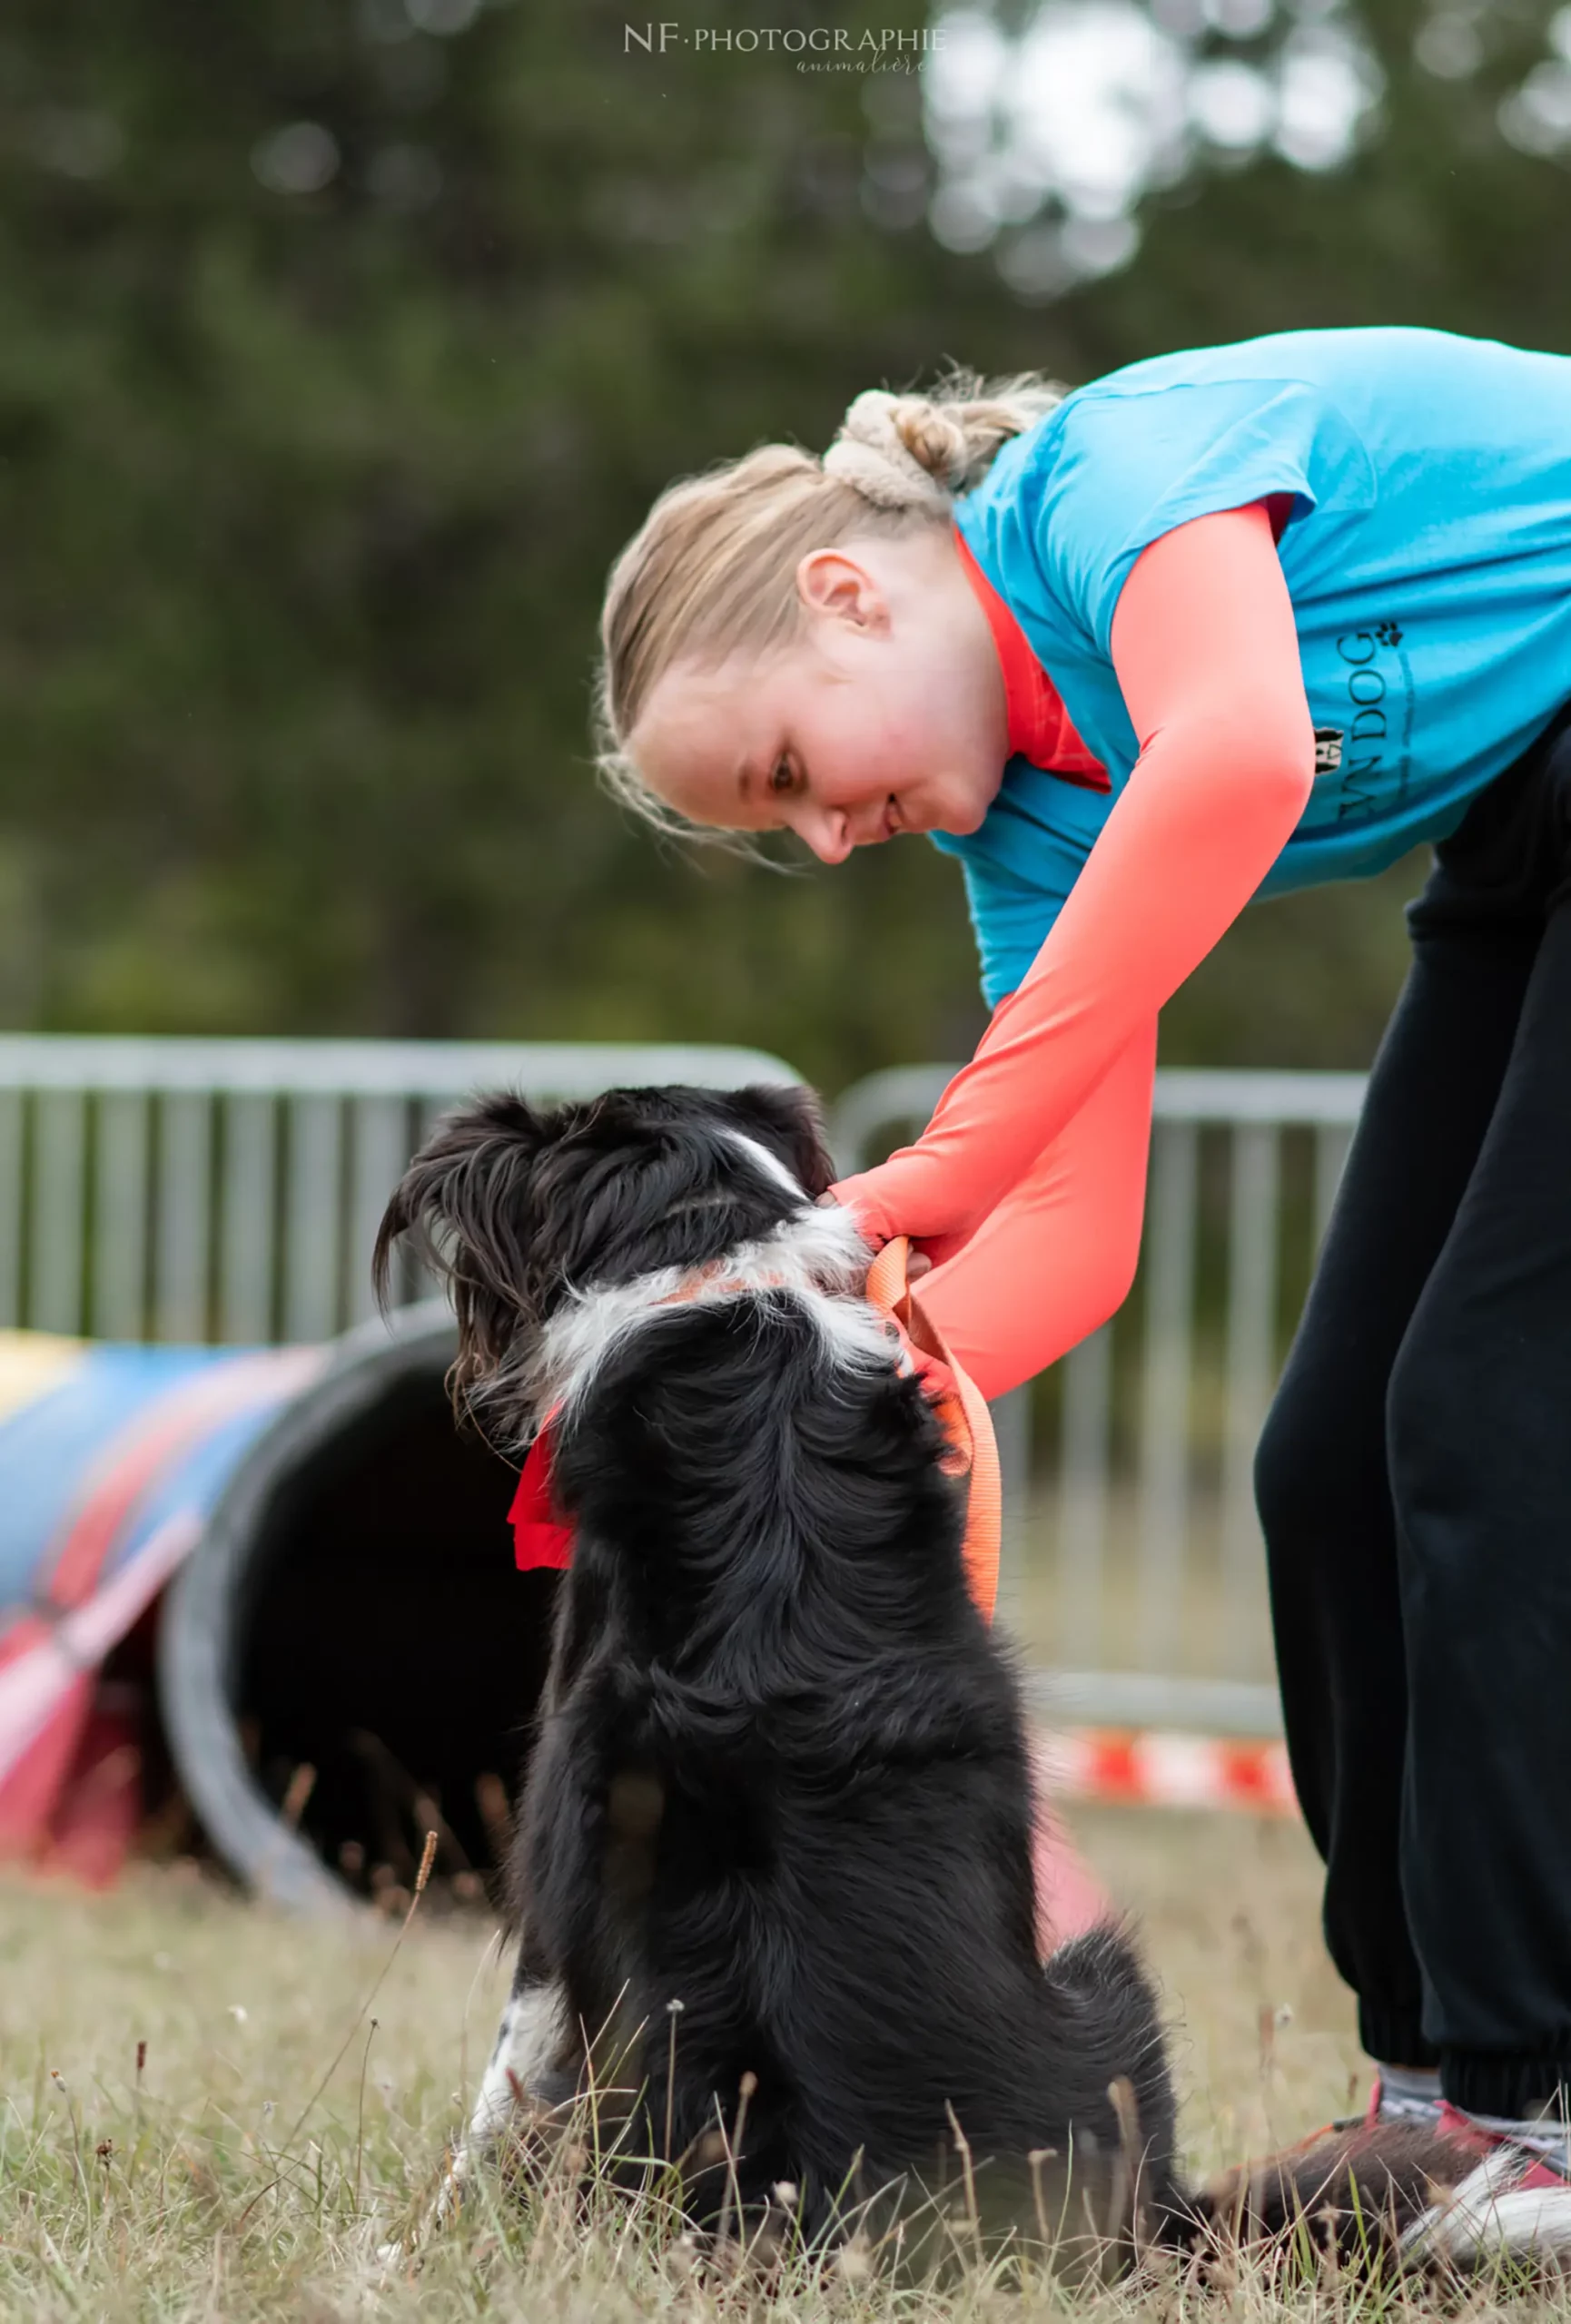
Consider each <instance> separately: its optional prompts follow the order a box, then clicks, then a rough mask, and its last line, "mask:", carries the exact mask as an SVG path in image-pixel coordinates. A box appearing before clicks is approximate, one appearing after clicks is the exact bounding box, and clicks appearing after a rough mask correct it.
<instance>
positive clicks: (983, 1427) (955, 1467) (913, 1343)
mask: <svg viewBox="0 0 1571 2324" xmlns="http://www.w3.org/2000/svg"><path fill="white" fill-rule="evenodd" d="M910 1257H911V1244H910V1240H909V1238H908V1237H907V1236H904V1235H896V1236H894V1239H893V1240H892V1241H890V1242H888V1243H885V1245H884V1248H883V1249H882V1250H881V1251H880V1252H879V1254H878V1256H877V1257H876V1258H875V1259H874V1262H873V1265H871V1266H870V1267H869V1268H868V1270H867V1298H868V1304H869V1305H871V1306H874V1307H876V1308H877V1309H878V1311H879V1313H880V1315H887V1316H888V1317H889V1319H890V1321H891V1323H892V1324H894V1327H895V1329H896V1331H898V1332H899V1334H900V1335H901V1337H902V1339H904V1342H905V1343H906V1345H907V1346H908V1347H909V1348H910V1349H911V1350H912V1352H913V1354H914V1355H915V1357H916V1360H917V1369H918V1371H919V1372H921V1373H922V1374H924V1384H925V1386H926V1388H927V1391H928V1393H929V1395H930V1397H931V1398H932V1402H933V1409H934V1412H935V1413H937V1415H938V1419H939V1422H940V1423H941V1424H942V1426H943V1429H944V1434H945V1435H946V1436H947V1437H948V1439H949V1459H948V1462H946V1463H945V1465H946V1466H947V1467H948V1469H949V1472H950V1474H951V1475H952V1476H960V1477H967V1478H969V1480H970V1485H969V1490H968V1492H967V1496H966V1505H965V1535H964V1539H963V1541H962V1543H961V1550H960V1554H961V1557H962V1559H963V1561H964V1565H965V1579H966V1581H967V1583H968V1585H969V1587H970V1590H971V1594H972V1597H973V1599H974V1600H975V1601H976V1605H977V1608H978V1610H979V1611H980V1612H981V1613H982V1615H983V1618H984V1620H988V1621H991V1620H993V1608H994V1607H995V1605H996V1604H997V1602H998V1556H999V1544H1000V1541H1001V1540H1002V1538H1003V1485H1002V1482H1001V1481H1000V1477H999V1470H998V1445H997V1443H996V1442H995V1440H994V1437H993V1415H992V1414H991V1413H989V1411H988V1409H987V1403H986V1399H985V1398H984V1397H983V1393H982V1391H981V1390H980V1389H979V1388H978V1387H977V1386H976V1384H975V1383H974V1381H973V1380H971V1379H969V1378H968V1377H967V1376H966V1374H964V1373H963V1371H962V1370H961V1368H960V1366H959V1364H956V1362H955V1361H954V1358H953V1355H951V1354H950V1353H949V1349H948V1347H947V1345H946V1344H945V1343H944V1334H943V1333H942V1332H941V1331H940V1330H939V1329H938V1326H937V1325H936V1324H934V1321H933V1319H932V1317H931V1316H930V1315H926V1314H925V1313H924V1310H923V1307H922V1305H921V1303H920V1301H919V1300H918V1298H917V1296H916V1294H915V1293H914V1291H913V1290H912V1288H911V1286H910V1285H909V1284H908V1283H907V1281H906V1279H905V1270H906V1266H907V1264H908V1262H909V1260H910Z"/></svg>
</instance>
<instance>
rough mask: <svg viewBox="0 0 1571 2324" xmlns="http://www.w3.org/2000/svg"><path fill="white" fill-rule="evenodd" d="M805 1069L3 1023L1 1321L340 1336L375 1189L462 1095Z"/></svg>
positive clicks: (737, 1059) (159, 1335) (732, 1078)
mask: <svg viewBox="0 0 1571 2324" xmlns="http://www.w3.org/2000/svg"><path fill="white" fill-rule="evenodd" d="M797 1078H799V1077H798V1076H797V1075H795V1073H794V1072H793V1071H792V1069H791V1068H790V1067H789V1066H786V1065H783V1064H782V1063H781V1062H780V1060H779V1059H777V1058H772V1057H768V1056H766V1055H765V1054H763V1053H762V1052H761V1051H759V1050H756V1049H720V1048H698V1047H694V1048H680V1047H674V1046H665V1045H659V1044H649V1045H628V1046H626V1047H617V1046H614V1045H609V1044H599V1043H583V1044H572V1043H557V1042H534V1043H529V1042H489V1041H487V1042H482V1041H352V1040H341V1041H340V1040H301V1041H292V1040H279V1041H271V1040H189V1039H147V1040H136V1039H111V1038H106V1039H92V1038H78V1037H71V1036H64V1035H62V1036H59V1037H54V1036H49V1035H42V1034H39V1035H35V1034H12V1035H8V1036H0V1327H3V1326H5V1325H11V1324H26V1325H30V1326H31V1327H33V1328H34V1329H35V1330H39V1331H49V1332H66V1333H76V1332H86V1333H89V1334H92V1335H94V1337H97V1338H101V1339H129V1340H141V1339H152V1340H185V1341H190V1340H210V1339H211V1340H221V1341H224V1340H227V1341H241V1342H248V1343H255V1342H258V1341H267V1340H323V1339H328V1338H331V1336H332V1334H334V1333H336V1332H340V1331H342V1330H344V1329H345V1328H346V1327H347V1326H348V1325H349V1324H352V1323H358V1322H361V1321H362V1320H364V1318H365V1317H367V1316H368V1315H370V1313H371V1279H370V1271H369V1268H370V1256H371V1244H372V1240H373V1238H374V1236H375V1233H376V1226H377V1222H378V1220H379V1219H380V1216H381V1212H382V1206H383V1205H384V1204H385V1202H386V1200H387V1197H388V1196H389V1194H390V1192H391V1190H392V1187H393V1186H394V1184H395V1182H396V1180H397V1178H398V1177H399V1174H400V1171H401V1170H402V1168H403V1166H404V1164H405V1163H406V1162H407V1161H408V1159H409V1157H410V1155H411V1154H412V1153H413V1151H414V1149H415V1147H416V1146H417V1145H418V1144H419V1143H420V1138H421V1137H422V1136H423V1134H424V1131H425V1129H426V1127H427V1125H428V1124H429V1123H430V1120H431V1118H432V1117H433V1116H434V1115H435V1114H437V1113H438V1112H440V1110H441V1108H443V1107H444V1106H447V1105H450V1104H451V1103H452V1102H453V1101H454V1100H455V1099H456V1098H460V1097H463V1096H464V1095H466V1094H467V1093H468V1092H469V1091H471V1090H473V1089H476V1088H481V1087H485V1086H493V1085H496V1084H499V1083H502V1084H507V1085H509V1086H510V1087H512V1088H519V1089H522V1090H523V1091H524V1092H525V1093H526V1094H527V1095H529V1096H530V1097H534V1098H574V1097H587V1096H590V1095H592V1094H593V1093H594V1092H595V1091H597V1090H599V1089H604V1088H609V1087H611V1086H612V1085H614V1084H615V1083H618V1082H657V1081H691V1082H698V1083H701V1084H705V1085H707V1086H710V1087H715V1088H726V1087H735V1086H736V1084H737V1083H739V1082H744V1081H756V1080H760V1079H763V1080H773V1081H794V1080H795V1079H797ZM410 1287H411V1288H412V1287H413V1286H412V1285H411V1286H410Z"/></svg>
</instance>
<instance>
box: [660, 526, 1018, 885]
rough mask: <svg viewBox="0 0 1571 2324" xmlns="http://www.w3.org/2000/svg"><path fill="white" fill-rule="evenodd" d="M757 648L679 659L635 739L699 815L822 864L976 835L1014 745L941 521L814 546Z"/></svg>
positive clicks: (680, 805)
mask: <svg viewBox="0 0 1571 2324" xmlns="http://www.w3.org/2000/svg"><path fill="white" fill-rule="evenodd" d="M796 590H797V596H798V598H799V599H800V601H801V606H802V615H803V617H802V620H801V623H800V625H799V626H798V629H797V632H796V634H795V636H794V637H793V638H792V639H791V641H790V642H789V644H788V645H784V646H781V647H779V648H777V649H776V650H775V651H773V652H771V653H768V654H766V655H762V656H758V655H750V654H733V655H730V656H728V657H727V658H726V660H725V661H723V662H721V663H718V664H715V663H705V662H699V661H696V660H693V659H687V660H682V661H677V662H675V663H673V664H672V665H671V666H670V668H669V669H667V671H666V673H665V674H664V675H663V676H662V677H661V679H660V680H659V682H658V684H657V685H656V686H655V687H654V688H653V690H652V691H651V693H650V695H649V699H648V701H647V704H646V705H645V708H644V714H643V715H642V717H641V718H640V719H639V721H638V724H637V727H636V728H635V730H634V732H633V734H631V735H630V736H629V737H628V749H629V752H630V754H631V756H632V758H633V760H634V762H635V763H636V764H637V768H638V771H639V773H640V774H641V775H642V776H643V778H644V780H645V782H646V783H648V785H649V786H650V788H651V789H652V790H653V791H655V792H656V793H658V795H659V796H660V798H662V799H663V800H665V801H666V803H667V805H669V806H672V807H674V808H676V809H677V812H678V813H680V814H682V815H685V816H686V817H687V819H688V821H689V822H697V823H707V824H714V825H717V826H721V827H723V828H725V829H726V830H732V831H746V832H768V831H782V830H785V831H792V832H795V833H796V835H797V837H798V838H800V839H802V840H804V841H805V842H806V844H807V845H808V847H810V848H811V849H812V851H813V852H814V854H815V855H816V856H817V857H819V859H820V860H821V861H822V862H825V863H843V862H845V858H846V857H847V856H848V855H849V854H850V852H851V851H852V849H853V848H854V847H873V846H876V845H877V844H878V843H879V842H881V841H883V840H886V839H893V838H894V835H895V833H896V832H935V831H937V832H973V831H974V830H975V829H976V827H977V825H978V824H979V823H980V822H981V821H982V819H983V815H984V814H985V813H986V812H987V809H988V806H989V804H990V803H991V802H992V800H993V794H994V793H996V791H997V789H998V786H999V783H1001V781H1002V780H1003V765H1004V761H1005V760H1006V758H1007V757H1008V755H1009V745H1008V740H1007V717H1006V713H1005V707H1004V694H1003V674H1002V672H1001V671H1000V669H999V665H998V655H997V652H996V650H995V648H994V646H993V636H992V633H991V631H990V630H989V628H988V626H987V618H986V615H984V614H983V610H982V607H981V606H980V605H979V604H978V603H977V600H976V596H975V594H974V592H973V589H972V586H971V584H970V582H969V581H968V580H967V578H966V576H965V573H964V571H963V567H962V566H961V563H960V558H959V554H958V552H957V550H956V549H955V547H954V543H953V537H952V535H951V534H950V533H949V531H948V530H947V528H946V527H937V526H934V527H932V528H931V529H930V530H926V531H924V532H920V533H915V534H909V535H905V536H903V537H896V538H893V539H885V538H880V537H874V538H871V539H868V540H865V541H851V542H848V543H846V544H845V547H842V548H837V549H815V550H814V551H813V552H812V553H811V554H810V555H809V556H805V557H804V558H803V559H802V562H801V564H800V565H799V566H798V567H797V569H796Z"/></svg>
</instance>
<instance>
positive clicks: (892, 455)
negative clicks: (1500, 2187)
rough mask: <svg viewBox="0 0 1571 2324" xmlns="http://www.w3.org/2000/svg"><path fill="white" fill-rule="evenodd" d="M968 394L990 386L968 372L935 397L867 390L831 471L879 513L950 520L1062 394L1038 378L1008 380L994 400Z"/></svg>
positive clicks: (836, 445) (828, 463)
mask: <svg viewBox="0 0 1571 2324" xmlns="http://www.w3.org/2000/svg"><path fill="white" fill-rule="evenodd" d="M967 389H973V390H975V389H983V381H982V380H980V379H976V378H975V376H974V375H973V374H972V373H969V372H963V371H962V372H956V373H955V374H954V375H953V378H952V379H950V380H949V381H947V382H946V383H945V384H944V387H943V388H941V389H940V390H939V392H938V393H937V394H935V395H931V396H896V395H891V394H890V393H889V391H888V389H884V388H867V389H864V391H863V393H862V394H861V395H859V396H858V397H857V399H856V400H855V403H854V404H852V406H851V408H850V409H849V410H848V411H847V412H846V414H845V419H843V420H842V421H841V423H840V433H839V434H838V435H837V436H836V437H835V441H834V442H833V444H831V445H830V447H829V449H828V450H827V451H826V452H825V455H824V468H825V473H826V474H827V475H829V476H833V477H838V478H840V479H841V481H842V482H843V483H845V484H849V485H853V486H855V488H856V490H857V491H858V492H860V493H861V495H862V497H863V498H864V499H865V500H869V501H871V502H872V503H873V505H874V507H877V508H926V509H931V510H932V512H933V514H934V516H938V517H944V516H947V515H948V514H949V510H950V507H951V504H952V502H953V498H954V496H955V495H956V494H957V493H962V492H969V491H970V489H971V487H972V486H973V484H976V483H978V482H980V480H981V478H983V477H984V476H985V475H986V474H987V471H988V469H989V468H991V467H992V465H993V460H994V458H996V456H997V453H998V449H999V447H1000V446H1001V445H1003V444H1005V443H1007V442H1008V440H1009V438H1011V437H1012V436H1018V435H1019V434H1020V433H1021V431H1022V430H1023V428H1029V427H1030V426H1031V424H1032V422H1033V420H1035V419H1039V418H1040V417H1041V416H1042V413H1043V412H1044V411H1048V410H1051V409H1052V406H1053V405H1054V404H1055V403H1056V402H1058V401H1059V399H1060V398H1061V396H1062V389H1058V388H1056V387H1053V386H1052V385H1051V384H1049V383H1047V382H1044V381H1039V380H1038V379H1035V378H1034V377H1033V376H1030V375H1027V376H1025V377H1023V378H1021V379H1009V380H1001V381H999V382H997V383H996V384H995V386H994V389H993V393H991V394H989V393H987V392H985V390H984V391H983V392H982V393H975V392H973V393H970V394H968V393H967V392H966V390H967Z"/></svg>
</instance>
